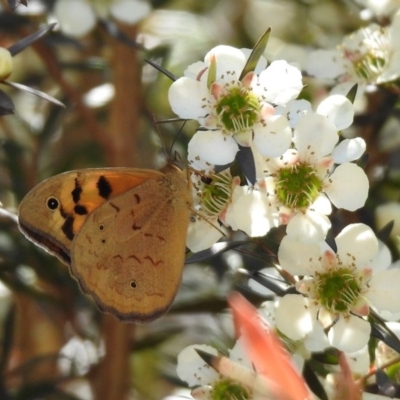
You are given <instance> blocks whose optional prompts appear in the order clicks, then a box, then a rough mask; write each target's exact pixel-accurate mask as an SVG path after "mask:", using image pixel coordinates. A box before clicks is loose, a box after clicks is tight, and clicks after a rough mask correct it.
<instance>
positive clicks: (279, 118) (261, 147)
mask: <svg viewBox="0 0 400 400" xmlns="http://www.w3.org/2000/svg"><path fill="white" fill-rule="evenodd" d="M291 143H292V129H291V128H290V126H289V123H288V120H287V119H286V117H284V116H283V115H273V116H272V117H269V118H267V119H266V120H265V121H264V124H257V125H256V126H255V127H254V145H255V146H256V147H257V150H258V151H259V152H260V153H261V155H263V156H265V157H279V156H281V155H282V154H283V153H284V152H285V151H286V150H287V149H288V148H289V147H290V144H291Z"/></svg>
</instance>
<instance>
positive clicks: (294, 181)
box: [276, 163, 322, 209]
mask: <svg viewBox="0 0 400 400" xmlns="http://www.w3.org/2000/svg"><path fill="white" fill-rule="evenodd" d="M277 182H278V183H277V185H276V191H277V196H278V198H279V200H280V202H281V203H282V204H283V205H285V206H286V207H289V208H294V209H305V208H307V207H309V206H310V205H311V204H312V203H313V202H314V201H315V200H316V199H317V197H318V196H319V194H320V192H321V190H322V180H321V179H320V177H319V176H318V174H317V172H316V171H315V169H314V168H313V167H312V166H310V165H308V164H304V163H297V164H294V165H290V166H288V167H285V168H282V169H281V170H280V171H279V172H278V174H277Z"/></svg>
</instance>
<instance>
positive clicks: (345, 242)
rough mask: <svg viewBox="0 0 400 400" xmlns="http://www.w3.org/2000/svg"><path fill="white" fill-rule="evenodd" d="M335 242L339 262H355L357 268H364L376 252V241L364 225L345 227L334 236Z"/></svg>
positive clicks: (369, 229)
mask: <svg viewBox="0 0 400 400" xmlns="http://www.w3.org/2000/svg"><path fill="white" fill-rule="evenodd" d="M335 241H336V246H337V255H338V256H339V258H340V261H341V262H343V263H347V262H348V263H354V262H356V266H357V267H359V268H363V267H365V264H367V263H369V262H370V261H371V259H372V258H373V257H374V256H375V255H376V254H377V252H378V239H377V238H376V236H375V233H374V232H373V230H372V229H371V228H370V227H369V226H367V225H365V224H350V225H347V226H346V227H345V228H344V229H343V230H342V231H341V232H340V233H339V235H337V236H336V239H335ZM353 257H355V258H356V261H354V259H353Z"/></svg>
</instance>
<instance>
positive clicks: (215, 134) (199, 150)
mask: <svg viewBox="0 0 400 400" xmlns="http://www.w3.org/2000/svg"><path fill="white" fill-rule="evenodd" d="M238 150H239V147H238V145H237V143H236V142H235V140H234V139H233V138H232V136H228V135H225V134H223V133H222V132H221V131H197V132H196V133H195V134H194V135H193V137H192V139H191V140H190V142H189V145H188V152H189V153H190V154H191V157H193V156H195V157H200V159H202V160H204V161H205V162H206V163H210V164H214V165H226V164H229V163H231V162H232V161H233V160H234V159H235V156H236V153H237V152H238Z"/></svg>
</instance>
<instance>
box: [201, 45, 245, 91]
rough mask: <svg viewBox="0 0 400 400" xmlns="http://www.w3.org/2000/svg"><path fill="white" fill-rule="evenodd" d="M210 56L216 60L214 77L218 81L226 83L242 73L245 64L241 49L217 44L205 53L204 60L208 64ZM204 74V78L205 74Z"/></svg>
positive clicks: (237, 77)
mask: <svg viewBox="0 0 400 400" xmlns="http://www.w3.org/2000/svg"><path fill="white" fill-rule="evenodd" d="M212 57H215V60H216V66H217V72H216V77H217V80H218V82H220V83H226V82H229V81H231V80H232V78H234V79H239V77H240V74H241V73H242V70H243V68H244V66H245V64H246V55H245V54H244V53H243V51H241V50H239V49H237V48H236V47H232V46H225V45H219V46H216V47H214V48H213V49H211V50H210V51H209V52H208V53H207V54H206V56H205V58H204V62H205V63H206V64H207V65H210V62H211V58H212ZM227 72H228V74H227ZM207 73H208V71H207ZM204 75H205V78H206V77H207V74H204ZM235 75H236V76H235Z"/></svg>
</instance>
